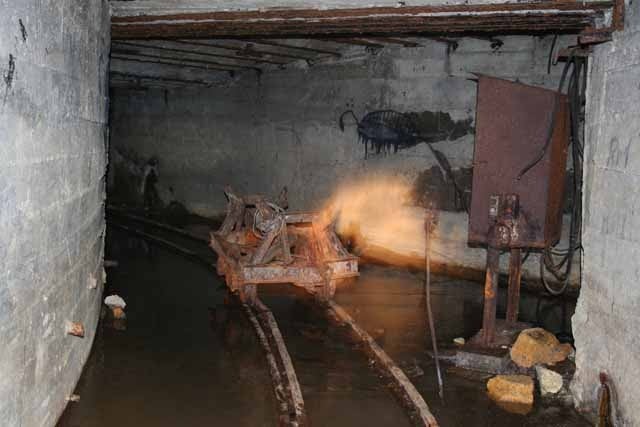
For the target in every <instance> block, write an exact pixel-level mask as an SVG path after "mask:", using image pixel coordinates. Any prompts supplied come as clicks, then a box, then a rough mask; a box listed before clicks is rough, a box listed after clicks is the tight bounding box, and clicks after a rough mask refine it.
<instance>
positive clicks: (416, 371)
mask: <svg viewBox="0 0 640 427" xmlns="http://www.w3.org/2000/svg"><path fill="white" fill-rule="evenodd" d="M400 367H401V368H402V370H403V371H404V373H405V375H406V376H407V377H409V378H417V377H421V376H423V375H424V371H423V370H422V368H421V367H420V366H419V365H418V361H417V360H416V359H413V360H411V361H406V362H401V363H400Z"/></svg>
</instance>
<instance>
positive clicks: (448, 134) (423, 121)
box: [338, 110, 474, 158]
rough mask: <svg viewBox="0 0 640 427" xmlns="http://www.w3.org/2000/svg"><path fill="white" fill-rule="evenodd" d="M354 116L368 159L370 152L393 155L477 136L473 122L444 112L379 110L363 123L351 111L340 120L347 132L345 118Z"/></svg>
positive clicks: (342, 127)
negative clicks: (469, 135)
mask: <svg viewBox="0 0 640 427" xmlns="http://www.w3.org/2000/svg"><path fill="white" fill-rule="evenodd" d="M349 115H351V117H353V119H354V120H355V122H356V124H357V126H358V140H359V141H360V142H362V143H363V144H364V146H365V158H366V157H367V155H368V151H369V149H372V150H375V152H376V153H377V154H379V153H380V152H385V153H386V152H389V151H390V150H391V148H392V147H393V152H397V151H398V150H403V149H407V148H410V147H414V146H416V145H418V144H420V143H427V144H428V143H432V142H436V141H452V140H455V139H458V138H460V137H462V136H464V135H467V134H470V133H473V132H474V128H473V126H472V125H471V124H472V123H473V119H472V118H467V119H464V120H453V119H452V118H451V115H450V114H449V113H445V112H442V111H428V110H427V111H421V112H410V113H400V112H398V111H393V110H380V111H372V112H370V113H367V114H366V115H365V116H364V117H363V118H362V119H361V120H360V119H358V117H357V116H356V115H355V113H354V112H353V111H352V110H347V111H345V112H344V113H342V115H341V116H340V120H339V122H338V124H339V126H340V129H341V130H343V131H344V126H345V118H346V117H347V116H349Z"/></svg>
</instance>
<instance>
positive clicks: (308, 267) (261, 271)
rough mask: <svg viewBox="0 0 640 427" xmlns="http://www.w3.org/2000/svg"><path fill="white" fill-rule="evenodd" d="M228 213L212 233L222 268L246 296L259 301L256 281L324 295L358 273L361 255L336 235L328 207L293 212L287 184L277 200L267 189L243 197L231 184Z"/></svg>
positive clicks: (236, 289)
mask: <svg viewBox="0 0 640 427" xmlns="http://www.w3.org/2000/svg"><path fill="white" fill-rule="evenodd" d="M225 194H226V196H227V198H228V200H229V202H228V205H227V214H226V217H225V219H224V221H223V223H222V225H221V226H220V228H219V229H218V231H216V232H212V233H211V234H210V243H209V246H210V247H211V248H212V249H213V250H214V251H215V252H216V254H218V264H217V270H218V274H219V275H221V276H224V277H225V281H226V283H227V286H228V287H229V289H230V290H231V291H232V292H234V293H237V294H238V295H239V296H240V299H241V300H242V301H245V302H248V303H253V302H254V300H255V298H256V291H257V289H256V285H258V284H266V283H291V284H293V285H295V286H299V287H303V288H305V289H306V290H307V291H308V292H310V293H312V294H313V295H315V296H316V297H318V298H320V299H321V300H327V299H330V298H331V297H333V295H334V293H335V290H336V283H337V282H338V281H340V280H342V279H347V278H350V277H355V276H358V259H357V258H356V257H355V256H353V255H351V254H350V253H349V252H348V251H347V250H346V249H345V248H344V246H343V245H342V243H341V242H340V240H339V239H338V236H337V235H336V233H335V231H334V228H333V223H332V221H331V218H329V217H328V215H326V214H323V213H307V212H287V211H285V209H286V208H287V205H288V204H287V198H286V188H285V189H284V190H283V191H282V193H280V196H279V197H278V200H277V201H272V200H269V199H268V198H266V197H264V196H262V195H247V196H244V197H240V196H238V195H237V194H235V193H234V192H233V191H232V190H231V188H229V187H226V188H225Z"/></svg>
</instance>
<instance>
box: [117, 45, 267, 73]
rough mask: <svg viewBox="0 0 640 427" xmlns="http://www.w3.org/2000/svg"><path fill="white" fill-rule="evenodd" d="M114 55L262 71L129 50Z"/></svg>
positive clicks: (253, 68) (256, 68)
mask: <svg viewBox="0 0 640 427" xmlns="http://www.w3.org/2000/svg"><path fill="white" fill-rule="evenodd" d="M112 52H113V53H114V54H119V55H131V56H139V57H141V58H153V59H168V60H171V61H180V62H184V63H186V62H191V63H194V64H210V65H214V66H217V67H228V68H230V69H233V68H235V69H245V70H254V71H258V72H260V71H262V70H261V69H260V68H258V67H251V66H248V65H239V64H225V63H222V62H216V61H207V60H205V59H192V58H179V57H175V56H167V55H153V54H150V53H140V52H138V51H135V50H128V49H124V50H120V49H117V50H113V51H112Z"/></svg>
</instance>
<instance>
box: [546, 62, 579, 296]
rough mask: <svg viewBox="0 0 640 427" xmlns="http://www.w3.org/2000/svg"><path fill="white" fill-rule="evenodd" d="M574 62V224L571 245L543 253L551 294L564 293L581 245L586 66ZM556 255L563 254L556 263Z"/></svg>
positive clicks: (570, 93)
mask: <svg viewBox="0 0 640 427" xmlns="http://www.w3.org/2000/svg"><path fill="white" fill-rule="evenodd" d="M569 63H572V64H573V73H572V75H571V78H570V80H569V84H568V90H567V96H568V98H569V118H570V122H571V140H570V143H571V145H572V147H571V148H572V150H571V154H572V163H573V206H572V209H571V223H570V226H569V244H568V246H567V248H566V249H555V248H552V247H546V248H545V249H543V251H542V255H541V256H540V280H541V281H542V284H543V286H544V287H545V289H546V290H547V292H549V293H550V294H551V295H561V294H563V293H564V292H565V290H566V289H567V286H568V284H569V280H570V277H571V272H572V269H573V258H574V256H575V252H576V251H577V250H580V249H581V248H582V244H581V239H580V235H581V232H582V170H583V154H584V150H583V142H582V138H581V134H580V122H581V121H582V119H583V118H582V106H583V105H584V102H585V90H586V75H585V73H584V70H585V68H586V64H585V59H584V58H579V57H576V56H574V55H573V53H572V54H571V56H570V58H569V59H568V62H567V64H566V65H565V70H566V69H567V66H568V65H569ZM554 256H555V257H560V261H558V262H556V261H555V260H554ZM563 269H564V271H563ZM545 270H547V271H549V272H550V273H551V274H552V275H553V277H554V278H555V279H556V280H557V281H558V282H559V283H560V287H558V288H556V287H553V286H551V285H550V284H549V282H548V281H547V279H546V276H545Z"/></svg>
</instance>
